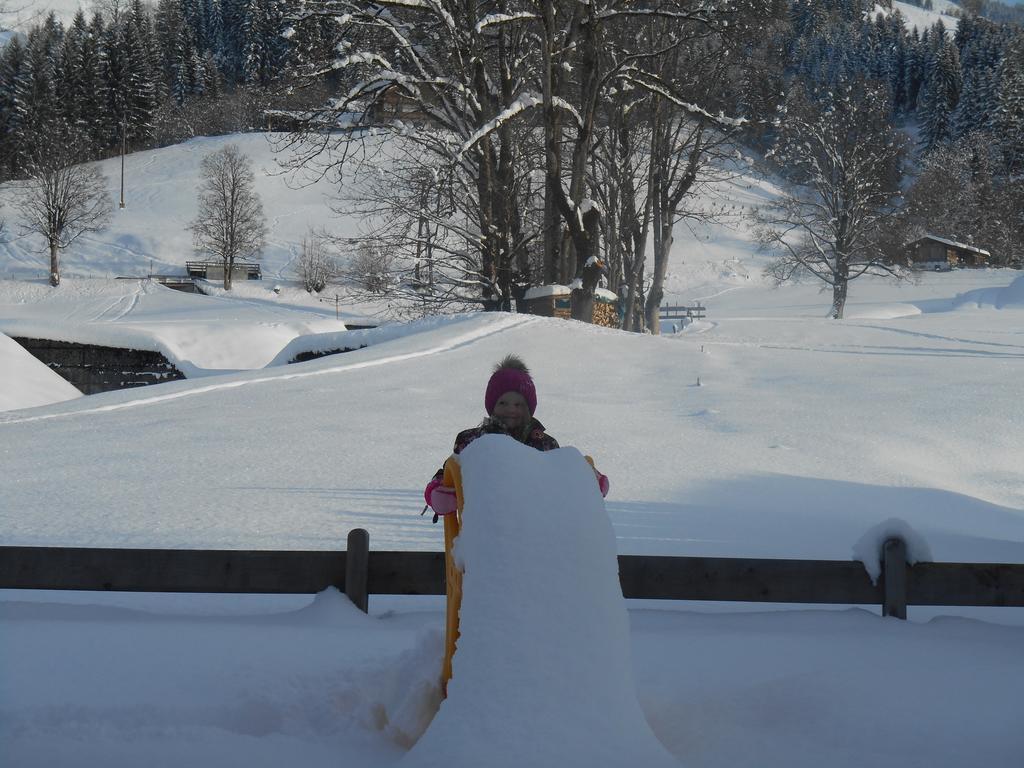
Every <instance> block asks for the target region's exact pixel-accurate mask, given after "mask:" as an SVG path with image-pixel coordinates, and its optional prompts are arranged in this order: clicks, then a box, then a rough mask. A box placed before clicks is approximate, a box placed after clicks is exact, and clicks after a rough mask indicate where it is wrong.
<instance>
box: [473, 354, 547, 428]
mask: <svg viewBox="0 0 1024 768" xmlns="http://www.w3.org/2000/svg"><path fill="white" fill-rule="evenodd" d="M506 392H518V393H519V394H520V395H522V396H523V397H524V398H525V399H526V407H527V408H529V409H530V414H531V415H533V412H534V411H535V410H537V390H536V388H535V387H534V386H533V379H532V378H530V371H529V369H528V368H527V367H526V365H525V364H524V363H523V361H522V360H520V359H519V358H518V357H516V356H515V355H509V356H508V357H506V358H505V359H504V360H502V361H501V362H500V363H498V364H497V365H496V366H495V367H494V373H492V374H491V378H490V380H489V381H488V382H487V391H486V392H485V393H484V407H485V408H486V409H487V414H488V415H490V414H492V413H494V406H495V405H497V404H498V398H500V397H501V396H502V395H504V394H505V393H506Z"/></svg>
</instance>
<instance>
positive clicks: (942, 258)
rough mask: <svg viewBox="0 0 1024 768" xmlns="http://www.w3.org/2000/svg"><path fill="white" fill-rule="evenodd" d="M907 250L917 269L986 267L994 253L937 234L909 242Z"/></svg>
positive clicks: (912, 264)
mask: <svg viewBox="0 0 1024 768" xmlns="http://www.w3.org/2000/svg"><path fill="white" fill-rule="evenodd" d="M907 252H908V255H909V257H910V265H911V266H912V267H915V268H916V269H936V270H947V269H953V268H954V267H984V266H988V263H989V262H990V261H991V260H992V254H991V253H989V252H988V251H986V250H984V249H983V248H975V247H974V246H973V245H967V244H966V243H958V242H956V241H955V240H947V239H946V238H944V237H936V236H935V235H925V236H924V237H922V238H921V239H919V240H915V241H914V242H912V243H907Z"/></svg>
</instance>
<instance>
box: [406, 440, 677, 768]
mask: <svg viewBox="0 0 1024 768" xmlns="http://www.w3.org/2000/svg"><path fill="white" fill-rule="evenodd" d="M461 460H462V468H463V482H464V491H465V498H466V507H465V513H464V522H463V529H462V534H461V535H460V536H459V539H458V540H457V542H456V549H455V555H456V558H457V560H458V561H459V562H460V564H461V565H462V567H463V568H464V569H465V574H466V575H465V581H464V584H463V590H464V594H463V601H462V610H461V632H462V635H461V637H460V639H459V644H458V649H457V651H456V653H455V657H454V659H453V677H452V680H451V682H450V683H449V686H448V699H447V700H446V701H445V702H444V703H443V704H442V705H441V708H440V711H439V712H438V714H437V717H436V718H435V719H434V722H433V723H432V724H431V725H430V727H429V729H428V730H427V732H426V733H425V734H424V735H423V738H421V739H420V741H419V742H418V743H417V744H416V745H415V746H414V747H413V749H412V750H411V751H410V752H409V753H408V755H407V756H406V758H405V759H404V760H403V762H402V765H406V766H445V767H446V768H455V767H456V766H474V767H476V766H481V765H486V766H488V768H504V767H505V766H508V767H509V768H522V767H523V766H527V765H528V766H531V767H533V768H544V767H545V766H550V768H564V767H565V766H573V765H580V766H584V765H585V766H590V767H592V768H596V767H599V766H608V767H609V768H611V767H612V766H615V767H616V768H621V766H626V765H642V766H645V768H653V767H655V766H675V765H678V763H677V762H676V761H675V760H674V759H673V758H672V757H671V756H670V755H669V753H668V752H667V751H666V750H665V748H664V747H663V746H662V745H661V743H660V742H659V741H658V740H657V738H656V737H655V736H654V734H653V732H652V731H651V728H650V726H649V725H648V723H647V720H646V719H645V718H644V714H643V711H642V710H641V708H640V705H639V703H638V701H637V696H636V688H635V684H634V679H633V669H632V662H631V655H630V654H631V649H630V638H629V621H628V618H627V615H626V606H625V601H624V600H623V598H622V592H621V588H620V586H619V579H618V568H617V560H616V547H615V536H614V533H613V531H612V526H611V523H610V521H609V519H608V517H607V514H606V513H605V511H604V507H603V502H602V499H601V496H600V493H599V492H598V488H597V483H596V482H595V480H594V474H593V472H592V470H591V469H590V467H589V465H588V464H587V463H586V462H585V460H584V459H583V456H582V455H581V454H580V452H579V451H577V450H576V449H575V448H563V449H560V450H556V451H551V452H548V453H541V452H538V451H535V450H533V449H532V448H527V447H524V446H522V445H520V444H519V443H517V442H515V441H514V440H512V439H510V438H507V437H504V436H497V435H487V436H484V437H481V438H480V439H478V440H477V441H475V442H474V443H473V444H472V445H471V446H469V447H468V448H467V449H466V450H465V451H463V452H462V454H461ZM539 489H543V490H542V491H540V490H539Z"/></svg>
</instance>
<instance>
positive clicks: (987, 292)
mask: <svg viewBox="0 0 1024 768" xmlns="http://www.w3.org/2000/svg"><path fill="white" fill-rule="evenodd" d="M955 304H956V306H958V307H972V306H976V307H978V308H979V309H980V308H983V307H994V308H995V309H1010V308H1021V307H1024V275H1021V276H1020V277H1017V278H1015V279H1014V281H1013V282H1012V283H1010V284H1009V285H1008V286H1006V287H1005V288H979V289H978V290H976V291H968V292H967V293H964V294H961V295H960V296H958V297H957V298H956V300H955Z"/></svg>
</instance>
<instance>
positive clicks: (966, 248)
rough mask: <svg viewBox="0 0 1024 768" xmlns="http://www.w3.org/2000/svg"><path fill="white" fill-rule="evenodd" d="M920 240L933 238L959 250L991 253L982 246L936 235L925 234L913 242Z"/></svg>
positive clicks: (986, 254) (985, 254)
mask: <svg viewBox="0 0 1024 768" xmlns="http://www.w3.org/2000/svg"><path fill="white" fill-rule="evenodd" d="M921 240H934V241H935V242H937V243H942V244H943V245H950V246H952V247H953V248H959V249H960V250H963V251H971V252H973V253H980V254H982V255H984V256H991V255H992V254H991V253H989V252H988V251H986V250H985V249H984V248H975V247H974V246H973V245H967V243H958V242H957V241H956V240H947V239H946V238H944V237H939V236H937V235H925V236H924V237H922V238H920V239H919V240H916V241H915V242H918V243H919V242H921Z"/></svg>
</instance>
